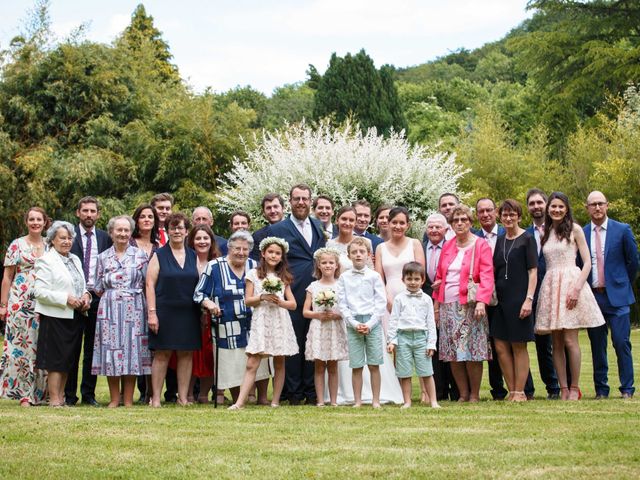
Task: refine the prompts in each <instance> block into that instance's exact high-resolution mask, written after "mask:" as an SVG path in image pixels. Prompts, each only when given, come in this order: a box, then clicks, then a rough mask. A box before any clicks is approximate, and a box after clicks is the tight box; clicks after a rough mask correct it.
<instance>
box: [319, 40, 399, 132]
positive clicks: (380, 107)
mask: <svg viewBox="0 0 640 480" xmlns="http://www.w3.org/2000/svg"><path fill="white" fill-rule="evenodd" d="M308 74H309V79H310V81H309V86H310V87H312V88H315V89H316V90H317V91H316V95H315V102H314V108H313V114H314V117H315V118H316V119H320V118H323V117H329V116H331V117H333V118H334V119H335V120H336V121H338V122H343V121H345V120H346V119H347V118H349V117H351V116H355V117H356V118H357V120H358V122H359V123H360V126H361V127H362V128H363V129H367V128H370V127H376V128H377V129H378V131H380V132H382V133H385V134H387V133H389V132H390V131H391V129H393V130H396V131H399V130H402V129H405V128H406V121H405V119H404V115H403V113H402V108H401V106H400V102H399V101H398V92H397V90H396V87H395V85H394V83H393V68H392V67H390V66H388V65H385V66H383V67H382V68H381V69H380V70H376V68H375V66H374V64H373V60H372V59H371V57H369V55H367V54H366V52H365V51H364V50H360V52H358V53H357V54H356V55H351V54H349V53H348V54H347V55H346V56H345V57H344V58H341V57H338V56H337V55H336V54H335V53H334V54H333V55H332V56H331V60H330V61H329V68H327V71H326V72H325V74H324V75H320V74H319V73H318V71H317V70H316V68H315V67H314V66H313V65H310V69H309V72H308Z"/></svg>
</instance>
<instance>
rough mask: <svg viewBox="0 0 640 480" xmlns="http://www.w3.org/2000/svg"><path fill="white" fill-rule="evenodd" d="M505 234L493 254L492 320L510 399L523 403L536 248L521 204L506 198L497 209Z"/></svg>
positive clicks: (531, 331) (530, 331)
mask: <svg viewBox="0 0 640 480" xmlns="http://www.w3.org/2000/svg"><path fill="white" fill-rule="evenodd" d="M498 215H499V216H500V222H501V223H502V225H504V228H505V233H504V234H502V235H500V236H499V237H498V239H497V240H496V249H495V252H494V254H493V267H494V273H495V284H496V293H497V294H498V305H497V306H496V308H495V313H494V316H493V320H492V322H491V336H492V337H493V340H494V342H495V346H496V353H497V354H498V362H499V363H500V368H501V370H502V374H503V375H504V379H505V381H506V382H507V387H508V388H509V392H510V393H509V400H511V401H512V402H526V401H527V396H526V395H525V393H524V384H525V383H526V381H527V376H528V375H529V353H528V352H527V342H532V341H533V340H534V336H533V316H532V315H531V309H532V305H533V295H534V293H535V291H536V283H537V281H538V273H537V272H538V249H537V247H536V240H535V238H534V237H533V235H531V234H530V233H528V232H526V231H524V230H523V229H522V228H520V225H519V223H520V220H521V219H522V207H521V206H520V204H519V203H518V202H516V201H515V200H511V199H507V200H505V201H504V202H502V204H501V205H500V208H499V209H498Z"/></svg>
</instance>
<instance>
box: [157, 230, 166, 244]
mask: <svg viewBox="0 0 640 480" xmlns="http://www.w3.org/2000/svg"><path fill="white" fill-rule="evenodd" d="M158 236H159V237H160V238H159V239H158V240H160V246H161V247H164V245H165V244H166V243H167V233H166V231H165V229H164V228H162V227H160V228H159V229H158Z"/></svg>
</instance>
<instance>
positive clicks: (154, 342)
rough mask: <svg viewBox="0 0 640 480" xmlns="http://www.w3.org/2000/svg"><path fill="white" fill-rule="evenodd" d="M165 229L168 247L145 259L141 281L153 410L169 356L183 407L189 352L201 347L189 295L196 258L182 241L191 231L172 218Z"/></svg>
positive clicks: (180, 219)
mask: <svg viewBox="0 0 640 480" xmlns="http://www.w3.org/2000/svg"><path fill="white" fill-rule="evenodd" d="M165 225H166V226H167V229H168V232H169V242H168V243H167V245H165V246H164V247H162V248H160V249H158V251H157V252H156V255H154V257H153V258H152V259H151V260H150V262H149V268H148V270H147V281H146V294H147V306H148V312H149V349H151V350H154V357H153V364H152V366H151V381H152V384H153V398H152V400H151V405H152V406H154V407H159V406H160V393H161V392H162V384H163V382H164V379H165V376H166V374H167V366H168V364H169V359H170V358H171V353H172V352H173V351H175V352H176V355H177V359H178V362H177V369H176V373H177V377H178V403H179V404H181V405H186V404H187V403H188V400H187V393H188V390H189V380H190V378H191V369H192V363H193V351H194V350H199V349H200V348H202V341H201V335H200V310H199V308H198V306H197V305H196V304H195V303H194V302H193V291H194V289H195V287H196V284H197V283H198V267H197V257H196V253H195V252H194V251H193V250H192V249H190V248H188V247H185V242H184V240H185V237H186V235H187V230H188V228H189V227H190V223H189V219H188V218H187V217H186V216H185V215H183V214H181V213H174V214H172V215H170V216H169V217H168V218H167V220H166V221H165Z"/></svg>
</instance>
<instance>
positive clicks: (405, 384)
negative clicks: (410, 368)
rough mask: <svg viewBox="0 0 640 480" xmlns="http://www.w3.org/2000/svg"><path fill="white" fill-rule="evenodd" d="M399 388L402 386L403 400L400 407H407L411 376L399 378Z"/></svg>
mask: <svg viewBox="0 0 640 480" xmlns="http://www.w3.org/2000/svg"><path fill="white" fill-rule="evenodd" d="M400 388H402V400H403V401H404V405H402V408H409V407H410V406H411V377H407V378H401V379H400Z"/></svg>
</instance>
